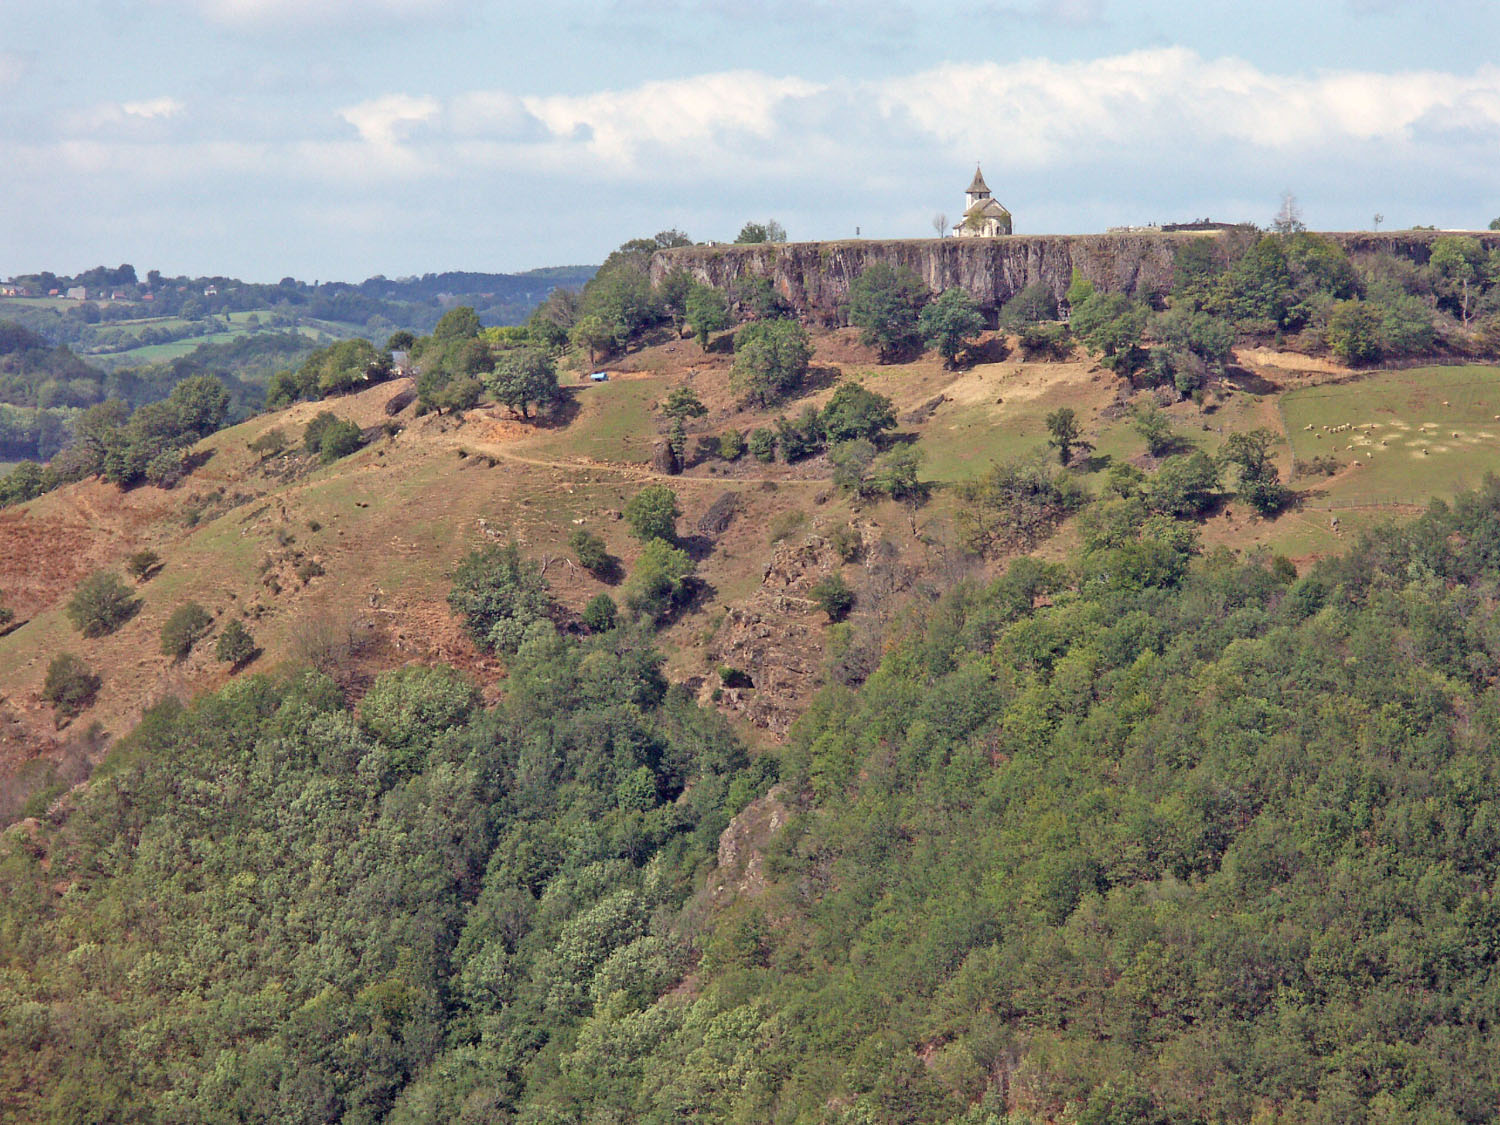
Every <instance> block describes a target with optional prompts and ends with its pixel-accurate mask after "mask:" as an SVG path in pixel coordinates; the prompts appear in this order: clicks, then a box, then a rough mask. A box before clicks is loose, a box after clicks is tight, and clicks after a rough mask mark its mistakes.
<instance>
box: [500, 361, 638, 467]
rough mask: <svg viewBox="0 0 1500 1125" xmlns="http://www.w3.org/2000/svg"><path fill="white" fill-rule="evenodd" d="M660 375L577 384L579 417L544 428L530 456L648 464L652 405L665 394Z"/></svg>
mask: <svg viewBox="0 0 1500 1125" xmlns="http://www.w3.org/2000/svg"><path fill="white" fill-rule="evenodd" d="M665 393H666V391H665V387H664V386H663V384H662V383H661V382H659V381H657V380H655V379H619V380H615V381H613V382H609V383H590V384H582V385H578V386H577V389H576V390H575V391H574V394H575V395H576V398H575V402H576V404H577V406H578V416H577V418H576V419H574V421H573V422H572V423H571V424H569V425H568V426H567V427H566V428H564V429H556V430H551V429H539V430H538V431H537V436H536V437H535V438H534V439H532V440H529V441H528V442H527V443H526V450H525V451H526V454H527V455H528V456H536V457H547V458H556V459H558V460H573V459H577V458H580V457H583V458H591V459H594V460H599V461H620V462H625V463H627V464H630V463H633V464H647V463H649V462H650V460H651V447H652V445H653V444H654V442H655V440H656V426H655V423H654V421H653V419H652V415H651V404H652V403H654V402H655V401H656V400H657V399H659V398H660V397H661V396H662V395H663V394H665Z"/></svg>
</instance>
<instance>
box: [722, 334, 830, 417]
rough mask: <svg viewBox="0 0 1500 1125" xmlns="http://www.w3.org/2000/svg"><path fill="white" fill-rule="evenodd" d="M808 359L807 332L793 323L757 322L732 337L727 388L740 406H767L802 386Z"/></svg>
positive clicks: (809, 353)
mask: <svg viewBox="0 0 1500 1125" xmlns="http://www.w3.org/2000/svg"><path fill="white" fill-rule="evenodd" d="M810 359H812V341H811V340H810V339H809V338H808V335H807V329H806V328H803V327H802V325H800V324H798V323H797V322H796V321H795V320H757V321H753V322H751V323H750V324H747V325H745V327H744V328H741V329H740V330H739V332H738V333H737V334H736V335H735V338H734V367H733V369H732V370H731V371H730V374H729V386H730V388H731V389H732V390H733V391H734V393H735V394H736V395H737V396H738V397H739V399H740V401H741V402H743V403H756V404H759V405H761V406H769V405H770V404H771V403H774V402H780V401H781V400H782V399H784V398H786V397H787V396H788V395H790V394H792V393H793V392H794V391H796V390H797V389H798V388H799V387H801V386H802V380H803V378H804V377H805V376H806V375H807V364H808V361H809V360H810Z"/></svg>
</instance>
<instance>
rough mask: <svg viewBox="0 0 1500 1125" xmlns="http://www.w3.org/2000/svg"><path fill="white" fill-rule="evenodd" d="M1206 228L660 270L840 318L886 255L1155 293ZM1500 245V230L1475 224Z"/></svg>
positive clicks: (958, 271) (949, 274)
mask: <svg viewBox="0 0 1500 1125" xmlns="http://www.w3.org/2000/svg"><path fill="white" fill-rule="evenodd" d="M1441 233H1442V232H1440V231H1392V232H1382V233H1364V232H1359V233H1352V234H1339V233H1330V234H1324V235H1323V236H1322V237H1325V238H1327V239H1329V240H1330V241H1332V242H1334V243H1336V244H1338V245H1340V246H1342V247H1343V248H1344V250H1345V251H1346V252H1347V253H1349V254H1375V253H1389V254H1393V255H1395V256H1396V257H1400V258H1407V259H1410V260H1412V261H1416V262H1418V263H1425V262H1426V261H1427V258H1428V255H1429V252H1430V247H1431V244H1432V241H1433V239H1435V238H1438V237H1440V236H1441ZM1203 237H1215V236H1212V235H1210V236H1205V235H1202V234H1198V233H1195V232H1173V233H1167V232H1150V231H1134V232H1129V233H1120V234H1083V235H1014V236H1009V237H1005V238H942V239H937V238H927V239H917V238H913V239H902V240H899V241H897V240H891V241H880V240H876V239H862V240H854V241H845V242H792V243H759V244H755V245H749V246H691V247H683V248H681V249H675V250H658V251H657V252H656V254H655V255H654V256H653V257H652V259H651V280H652V282H653V283H658V282H660V281H661V279H662V278H663V277H665V276H666V274H667V273H669V272H670V271H672V270H674V269H679V268H681V269H686V270H687V271H688V272H689V273H690V274H691V275H692V276H693V278H694V279H695V280H697V281H701V282H705V283H707V284H709V285H713V286H716V287H718V288H720V289H730V288H732V287H733V285H734V283H735V282H736V281H737V280H739V279H740V278H744V277H765V278H769V279H770V280H771V282H772V284H773V285H774V286H775V288H776V291H777V292H778V293H780V294H781V295H782V296H783V297H785V298H786V299H787V300H788V301H789V302H790V303H791V304H792V306H793V307H794V308H795V309H796V310H797V311H798V313H799V314H801V315H803V316H807V317H812V318H814V319H818V320H822V321H824V322H826V323H830V324H831V323H836V322H837V321H838V319H839V317H840V312H839V307H840V306H841V305H847V304H848V301H849V287H850V285H851V284H853V282H854V279H855V278H857V277H858V276H859V275H860V274H861V273H863V272H864V271H865V270H866V269H867V268H869V267H870V266H872V265H874V264H875V263H877V262H884V263H886V264H888V265H892V266H898V267H900V266H904V267H906V268H908V269H910V270H912V271H913V272H915V273H916V274H917V276H918V277H920V278H921V279H922V280H923V281H925V282H926V283H927V286H928V288H929V289H931V290H932V291H933V292H934V293H940V292H942V291H943V290H944V289H951V288H955V287H957V288H961V289H964V290H965V291H967V292H968V293H969V295H970V296H972V297H973V298H974V300H975V301H976V302H978V303H979V305H980V306H981V307H982V308H986V309H990V310H994V309H998V308H999V307H1000V306H1001V305H1002V304H1004V303H1005V302H1006V301H1007V300H1009V299H1010V298H1011V297H1013V296H1014V295H1015V294H1016V293H1018V292H1020V291H1021V290H1022V289H1024V288H1025V287H1026V286H1027V285H1030V284H1033V283H1034V282H1042V283H1043V284H1045V285H1046V286H1047V287H1048V288H1050V289H1051V290H1052V294H1053V296H1054V297H1056V298H1057V299H1058V300H1062V298H1063V296H1064V295H1065V294H1066V293H1067V291H1068V285H1069V284H1070V282H1071V281H1072V278H1073V272H1074V271H1075V270H1076V271H1077V272H1078V273H1079V275H1080V276H1082V277H1084V278H1086V279H1088V280H1089V281H1092V282H1093V283H1094V284H1095V285H1097V286H1099V287H1100V288H1102V289H1106V290H1109V291H1111V292H1120V293H1126V294H1132V295H1138V296H1142V297H1145V296H1149V295H1152V294H1162V293H1166V292H1169V291H1170V290H1171V288H1172V266H1173V259H1174V255H1175V253H1176V249H1177V247H1178V246H1180V245H1182V244H1183V243H1184V242H1189V241H1192V240H1193V239H1195V238H1203ZM1474 237H1476V238H1478V239H1479V240H1480V241H1481V242H1483V243H1484V244H1485V245H1486V246H1487V247H1500V234H1492V233H1488V232H1484V233H1477V234H1475V236H1474Z"/></svg>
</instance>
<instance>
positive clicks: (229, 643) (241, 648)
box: [214, 621, 260, 667]
mask: <svg viewBox="0 0 1500 1125" xmlns="http://www.w3.org/2000/svg"><path fill="white" fill-rule="evenodd" d="M258 651H260V650H259V649H257V648H256V647H255V638H254V637H252V636H251V635H250V630H249V629H247V628H245V626H244V625H243V624H242V623H241V622H239V621H231V622H230V623H229V624H228V625H226V626H224V631H223V632H221V633H220V634H219V642H218V644H216V645H215V646H214V656H216V657H217V658H218V659H219V660H220V661H221V662H223V663H225V664H230V665H233V666H234V667H239V666H240V665H241V664H245V663H247V662H248V661H249V660H250V659H251V658H252V657H253V656H254V655H255V654H256V653H257V652H258Z"/></svg>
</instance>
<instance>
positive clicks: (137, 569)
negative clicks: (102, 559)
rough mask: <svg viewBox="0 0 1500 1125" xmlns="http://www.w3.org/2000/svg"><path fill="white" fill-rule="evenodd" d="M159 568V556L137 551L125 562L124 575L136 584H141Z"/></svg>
mask: <svg viewBox="0 0 1500 1125" xmlns="http://www.w3.org/2000/svg"><path fill="white" fill-rule="evenodd" d="M160 566H161V556H160V555H158V554H157V553H156V552H155V551H137V552H135V554H133V555H131V556H130V557H129V558H128V559H126V560H125V573H127V574H129V575H130V577H132V578H134V579H135V580H136V581H137V582H143V581H145V579H146V578H147V577H148V576H149V575H152V574H154V573H156V571H157V569H158V568H159V567H160Z"/></svg>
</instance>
